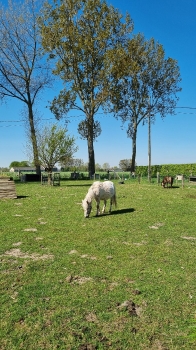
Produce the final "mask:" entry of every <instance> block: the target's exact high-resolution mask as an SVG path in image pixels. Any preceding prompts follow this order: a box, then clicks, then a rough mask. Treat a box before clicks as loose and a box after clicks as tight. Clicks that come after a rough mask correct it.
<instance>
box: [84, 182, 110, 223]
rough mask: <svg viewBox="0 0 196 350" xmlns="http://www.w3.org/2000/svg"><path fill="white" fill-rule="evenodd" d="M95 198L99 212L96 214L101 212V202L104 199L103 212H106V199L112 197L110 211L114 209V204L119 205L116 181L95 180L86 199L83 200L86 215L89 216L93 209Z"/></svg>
mask: <svg viewBox="0 0 196 350" xmlns="http://www.w3.org/2000/svg"><path fill="white" fill-rule="evenodd" d="M93 199H95V201H96V202H97V213H96V216H98V215H99V214H100V209H99V204H100V200H103V201H104V206H103V209H102V213H104V212H105V207H106V201H107V199H110V209H109V213H111V210H112V204H113V203H114V205H115V206H116V205H117V202H116V189H115V186H114V183H113V182H111V181H105V182H100V181H95V182H94V183H93V184H92V186H91V187H90V188H89V190H88V193H87V195H86V197H85V198H84V200H83V201H82V207H83V209H84V217H85V218H88V217H89V215H90V212H91V209H92V200H93Z"/></svg>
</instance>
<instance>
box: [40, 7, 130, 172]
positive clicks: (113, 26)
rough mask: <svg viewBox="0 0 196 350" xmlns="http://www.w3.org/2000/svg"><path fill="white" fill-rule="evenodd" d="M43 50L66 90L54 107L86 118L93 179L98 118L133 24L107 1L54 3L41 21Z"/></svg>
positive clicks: (57, 116) (55, 111) (52, 107)
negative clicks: (113, 67) (114, 61)
mask: <svg viewBox="0 0 196 350" xmlns="http://www.w3.org/2000/svg"><path fill="white" fill-rule="evenodd" d="M40 26H41V34H42V45H43V48H44V50H45V52H48V53H49V57H50V58H51V59H53V62H55V64H56V66H55V69H54V74H56V75H58V76H59V77H60V78H61V79H62V81H63V83H64V86H65V88H64V89H63V90H62V91H61V92H60V94H59V96H58V97H56V98H55V99H54V100H53V102H52V104H51V110H52V111H53V113H54V114H55V116H56V118H57V119H59V118H61V117H62V115H66V114H67V112H68V111H69V110H70V109H77V110H79V111H81V112H82V113H83V114H84V115H85V120H86V127H87V133H88V135H87V142H88V158H89V175H90V176H91V175H92V174H94V172H95V156H94V146H93V141H94V125H95V124H94V116H95V114H96V113H97V112H98V110H99V108H100V107H101V106H103V105H104V104H105V103H106V101H107V100H108V97H109V86H110V78H111V74H110V68H111V62H112V59H113V58H114V54H116V55H117V53H118V50H120V48H121V47H122V46H123V45H124V42H125V40H126V38H127V35H128V34H129V33H130V32H131V31H132V28H133V25H132V22H131V20H130V17H129V16H127V17H126V18H125V20H124V22H123V21H122V16H121V15H120V14H119V12H118V10H116V9H114V8H113V7H112V6H108V5H107V4H106V2H105V1H102V0H94V1H92V0H67V1H63V0H60V1H59V2H57V1H53V2H52V1H50V2H49V3H47V5H46V6H45V11H44V15H43V17H42V18H40Z"/></svg>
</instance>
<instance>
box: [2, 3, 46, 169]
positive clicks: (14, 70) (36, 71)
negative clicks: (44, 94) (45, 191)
mask: <svg viewBox="0 0 196 350" xmlns="http://www.w3.org/2000/svg"><path fill="white" fill-rule="evenodd" d="M8 4H9V5H8V7H7V8H3V6H2V5H1V6H0V42H1V45H0V99H7V98H14V99H18V100H19V101H21V102H22V103H23V105H24V106H25V107H26V108H27V112H26V110H25V113H24V115H25V118H26V119H27V125H28V132H29V134H30V139H31V143H32V147H33V158H34V164H35V166H36V170H37V173H40V165H39V155H38V150H37V140H36V128H35V113H34V104H35V101H36V100H37V97H38V95H39V93H40V92H41V91H43V89H44V88H45V87H46V86H50V83H51V79H52V78H51V74H50V70H49V67H48V64H47V63H46V62H45V60H44V61H43V60H42V55H41V52H40V44H39V41H40V37H39V31H38V25H37V19H36V16H37V13H38V9H39V7H40V2H39V3H37V1H36V0H25V1H23V2H17V1H15V2H14V1H12V0H10V1H9V2H8Z"/></svg>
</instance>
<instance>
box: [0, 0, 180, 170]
mask: <svg viewBox="0 0 196 350" xmlns="http://www.w3.org/2000/svg"><path fill="white" fill-rule="evenodd" d="M133 30H134V23H133V20H132V19H131V17H130V15H129V14H127V15H126V16H123V15H122V14H121V13H120V11H119V10H117V9H115V8H114V7H113V6H112V5H108V4H107V2H106V1H105V0H94V1H92V0H59V1H55V0H50V1H48V2H47V1H46V2H42V1H37V0H25V1H23V2H22V3H19V2H16V1H15V2H14V1H12V0H10V1H9V4H8V6H7V7H3V5H1V6H0V40H1V46H0V101H3V100H5V99H9V98H14V99H18V100H20V101H21V102H22V104H23V105H24V107H25V111H23V113H24V115H25V118H26V120H27V135H28V136H29V140H30V144H31V148H32V154H33V162H34V165H35V167H36V171H37V173H38V174H40V165H43V166H46V165H47V166H48V165H50V166H51V167H52V166H53V165H54V164H53V163H54V162H62V161H64V162H66V161H68V159H69V158H70V157H72V156H73V154H74V152H75V151H76V150H77V147H76V146H75V138H74V137H71V136H69V135H67V129H66V128H63V129H61V128H60V127H58V126H57V125H55V126H52V127H50V128H47V127H46V128H44V129H43V130H44V132H42V129H40V128H39V127H38V117H37V108H38V107H39V98H40V95H41V93H43V91H44V90H45V89H49V88H51V87H52V84H53V82H54V80H55V81H59V82H62V85H63V89H62V90H61V91H60V93H59V94H58V95H57V96H54V98H53V100H52V101H50V104H49V107H50V110H51V111H52V113H53V114H54V115H55V117H56V119H57V120H60V119H61V118H62V117H64V118H66V117H68V113H69V111H70V110H78V111H80V112H81V113H82V114H83V115H84V120H83V121H81V122H80V123H79V124H78V133H79V135H80V136H81V137H82V138H84V139H86V140H87V147H88V172H89V176H91V175H92V174H94V173H95V164H96V163H95V154H94V140H95V138H97V137H98V136H99V135H100V133H101V125H100V123H99V121H98V120H96V114H97V113H98V111H99V110H100V109H102V110H104V112H105V118H107V113H110V114H111V113H112V114H113V116H114V117H115V118H119V119H120V120H121V121H122V123H126V124H127V135H128V136H129V137H130V138H131V139H132V152H131V151H130V153H131V155H132V157H131V171H134V170H135V167H136V139H137V130H138V125H139V124H140V123H146V122H147V121H148V120H149V118H150V119H151V121H152V122H153V121H155V118H156V115H157V114H159V115H161V117H162V118H164V117H166V115H167V114H168V113H169V114H173V113H174V109H175V106H176V103H177V100H178V97H177V94H178V92H179V91H180V90H181V88H180V86H179V84H180V81H181V78H180V70H179V67H178V63H177V61H176V60H175V59H173V58H171V57H166V55H165V51H164V48H163V46H162V45H161V44H160V43H158V42H156V41H155V40H154V39H153V38H152V39H150V40H146V39H145V37H144V35H142V34H141V33H138V34H134V32H133ZM57 134H58V137H57ZM62 134H63V135H64V138H62ZM51 136H52V137H53V139H52V138H51ZM54 139H55V140H56V142H57V145H59V139H60V140H61V142H62V140H64V141H65V142H62V144H63V147H59V152H55V147H56V144H55V142H54ZM52 140H53V141H52ZM70 142H71V143H70ZM44 143H45V145H44ZM49 151H50V152H49ZM54 154H55V156H54ZM57 155H58V156H57ZM49 163H50V164H49Z"/></svg>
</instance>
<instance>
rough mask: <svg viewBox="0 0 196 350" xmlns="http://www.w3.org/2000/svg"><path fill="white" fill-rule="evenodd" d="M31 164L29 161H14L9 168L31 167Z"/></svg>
mask: <svg viewBox="0 0 196 350" xmlns="http://www.w3.org/2000/svg"><path fill="white" fill-rule="evenodd" d="M30 166H31V165H30V163H29V162H28V161H27V160H22V161H21V162H19V161H17V160H14V161H13V162H11V164H10V166H9V168H16V167H30Z"/></svg>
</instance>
